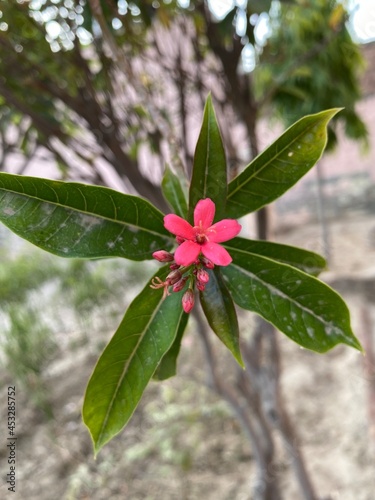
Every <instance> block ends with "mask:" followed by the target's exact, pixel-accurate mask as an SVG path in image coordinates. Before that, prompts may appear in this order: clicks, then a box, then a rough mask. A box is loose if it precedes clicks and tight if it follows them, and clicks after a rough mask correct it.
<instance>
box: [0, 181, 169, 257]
mask: <svg viewBox="0 0 375 500" xmlns="http://www.w3.org/2000/svg"><path fill="white" fill-rule="evenodd" d="M0 221H1V222H3V224H5V225H6V226H8V227H9V228H10V229H11V230H12V231H13V232H15V233H16V234H18V235H19V236H21V237H22V238H24V239H26V240H28V241H30V242H31V243H33V244H34V245H37V246H39V247H40V248H42V249H43V250H46V251H47V252H51V253H53V254H56V255H60V256H61V257H81V258H98V257H125V258H127V259H132V260H145V259H150V258H152V252H154V251H155V250H158V249H166V250H169V249H170V248H171V247H172V246H173V239H171V237H170V235H169V233H168V231H167V230H166V229H165V228H164V225H163V214H162V213H161V212H159V210H157V209H156V208H155V207H154V206H153V205H151V203H149V202H148V201H146V200H144V199H142V198H138V197H136V196H129V195H126V194H122V193H119V192H117V191H113V190H112V189H108V188H105V187H100V186H90V185H86V184H78V183H75V182H60V181H52V180H48V179H39V178H34V177H26V176H19V175H12V174H6V173H0Z"/></svg>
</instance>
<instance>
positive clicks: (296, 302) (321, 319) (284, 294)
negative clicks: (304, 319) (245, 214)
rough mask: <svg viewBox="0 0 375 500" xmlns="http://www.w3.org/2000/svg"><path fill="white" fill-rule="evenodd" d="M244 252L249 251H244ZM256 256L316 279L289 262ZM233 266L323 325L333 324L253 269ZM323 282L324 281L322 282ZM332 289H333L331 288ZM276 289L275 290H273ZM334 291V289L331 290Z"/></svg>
mask: <svg viewBox="0 0 375 500" xmlns="http://www.w3.org/2000/svg"><path fill="white" fill-rule="evenodd" d="M243 253H247V252H243ZM256 257H258V258H260V259H264V260H267V261H270V262H276V264H278V265H282V266H285V267H288V268H291V269H292V270H293V271H295V272H298V273H301V274H303V275H306V277H308V278H310V279H315V278H314V277H313V276H310V275H308V274H307V273H305V272H303V271H301V270H300V269H296V268H294V267H292V266H289V264H282V263H279V262H277V261H274V260H273V259H270V258H268V257H260V256H259V255H257V256H256ZM231 265H232V266H234V267H235V268H237V269H238V270H239V271H240V272H242V273H244V274H246V275H247V276H249V277H250V278H253V279H254V280H255V281H258V282H259V283H260V284H262V285H263V286H265V287H266V288H268V289H269V290H270V293H274V294H275V295H278V296H281V297H282V298H284V299H286V300H288V301H289V302H290V303H291V304H294V305H296V306H297V307H299V308H300V309H302V310H303V311H304V312H306V313H307V314H310V315H311V316H312V317H313V318H315V319H316V320H318V321H319V322H320V323H322V324H323V325H325V326H327V327H330V326H332V325H331V321H326V320H325V319H324V318H322V317H321V316H317V315H316V314H315V313H314V312H313V311H312V310H311V309H309V308H308V307H306V306H304V305H303V304H300V302H298V301H297V300H296V299H292V298H291V297H289V295H287V294H286V293H285V292H283V291H281V290H279V289H278V288H276V287H275V286H274V285H272V284H271V283H268V282H267V281H264V280H262V279H261V278H259V276H257V275H256V274H254V273H252V272H251V271H249V270H247V269H245V268H244V267H241V266H239V265H238V264H234V263H232V264H231ZM322 284H323V283H322ZM330 290H331V289H330ZM273 291H275V292H273ZM331 291H332V292H333V293H335V292H334V290H331ZM337 328H338V329H339V330H340V332H342V333H343V335H342V336H343V337H344V338H345V339H346V338H347V336H346V335H345V334H344V332H343V330H342V328H340V327H337Z"/></svg>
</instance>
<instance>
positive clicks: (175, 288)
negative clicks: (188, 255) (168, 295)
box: [173, 276, 188, 292]
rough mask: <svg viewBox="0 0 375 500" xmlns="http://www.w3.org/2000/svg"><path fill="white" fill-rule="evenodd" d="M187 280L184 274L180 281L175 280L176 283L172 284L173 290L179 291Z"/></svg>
mask: <svg viewBox="0 0 375 500" xmlns="http://www.w3.org/2000/svg"><path fill="white" fill-rule="evenodd" d="M187 280H188V276H184V277H183V278H181V279H180V281H177V283H176V284H175V285H173V291H174V292H180V291H181V290H182V289H183V288H184V286H185V285H186V282H187Z"/></svg>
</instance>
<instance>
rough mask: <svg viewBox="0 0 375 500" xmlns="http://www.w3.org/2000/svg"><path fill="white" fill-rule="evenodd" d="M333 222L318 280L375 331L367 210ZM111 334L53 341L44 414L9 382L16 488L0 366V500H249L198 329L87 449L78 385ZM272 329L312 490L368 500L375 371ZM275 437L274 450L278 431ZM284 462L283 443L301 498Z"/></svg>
mask: <svg viewBox="0 0 375 500" xmlns="http://www.w3.org/2000/svg"><path fill="white" fill-rule="evenodd" d="M330 228H331V242H330V243H331V244H330V248H331V259H330V271H329V272H328V273H325V274H324V275H323V276H322V279H325V280H327V281H328V282H329V283H331V284H333V285H334V286H335V284H336V286H337V287H338V288H339V289H340V293H341V294H342V295H343V296H344V298H345V300H346V301H347V303H348V305H349V308H350V310H351V314H352V320H353V329H354V331H355V332H356V334H357V336H358V337H359V339H360V340H362V341H363V342H364V343H365V341H366V342H367V341H368V338H369V337H370V338H371V336H372V338H373V336H374V334H375V326H374V325H375V306H374V295H371V292H369V291H368V290H369V289H371V283H372V284H373V283H374V281H375V267H374V266H375V259H374V258H375V238H374V235H375V220H374V217H373V216H371V215H368V214H365V213H356V214H352V215H350V216H345V220H344V219H337V220H332V221H330ZM282 229H283V230H282ZM281 230H282V231H281ZM275 237H276V239H278V240H279V241H283V242H286V243H288V244H292V245H297V246H303V247H306V248H309V249H311V250H317V251H321V248H320V247H321V245H320V244H319V241H320V228H319V225H318V224H316V223H311V222H310V223H307V224H305V225H304V226H303V227H298V229H296V228H293V227H289V228H286V227H284V228H281V227H280V229H279V231H278V232H277V233H276V234H275ZM358 282H359V283H360V285H358V286H353V283H358ZM363 283H365V284H363ZM369 283H370V288H369V287H368V286H367V285H368V284H369ZM112 331H114V330H112ZM110 335H111V333H110V332H108V331H103V330H100V329H98V331H97V332H93V333H92V335H91V334H90V335H89V336H88V337H85V340H82V337H80V336H79V335H78V334H75V333H74V332H72V333H71V334H70V337H68V338H65V339H64V341H61V342H60V347H59V351H58V355H57V356H55V358H54V359H53V361H52V362H51V363H50V364H49V365H48V366H47V367H46V369H45V371H44V372H43V383H44V387H45V391H46V394H47V395H48V400H49V403H50V405H51V409H52V412H53V417H52V418H50V419H49V418H48V417H47V416H46V413H45V412H44V411H43V410H42V409H41V408H39V407H38V406H37V405H35V403H34V402H33V400H32V398H30V394H29V393H26V392H25V391H24V390H23V389H22V388H21V387H17V388H16V389H17V427H16V435H17V449H16V453H17V454H16V458H17V468H16V492H15V493H11V492H9V491H8V489H7V488H8V486H9V485H8V484H6V482H5V474H6V473H7V472H8V471H9V469H8V467H9V466H8V464H7V463H6V461H7V458H8V455H7V453H8V451H7V450H5V446H4V442H5V440H6V436H7V429H6V427H5V417H6V409H5V401H6V388H7V387H8V386H11V385H14V381H13V380H12V378H11V376H10V374H9V373H4V372H3V373H1V380H2V384H1V386H2V388H1V394H2V404H1V405H0V417H1V427H0V429H1V436H2V437H1V439H2V445H1V455H0V460H1V484H0V498H2V499H6V500H8V499H15V500H24V499H28V500H34V499H35V500H37V499H38V500H55V499H63V500H78V499H79V500H84V499H90V500H104V499H107V498H108V499H109V498H110V499H113V500H116V499H129V500H140V499H150V500H156V499H163V500H177V499H178V500H200V499H206V500H248V499H251V493H250V492H251V484H252V481H253V479H254V460H253V454H252V450H251V447H250V446H249V443H248V441H247V439H246V437H245V436H244V435H243V433H242V431H241V429H240V427H239V425H238V423H237V421H236V419H235V418H234V417H233V415H232V414H231V412H230V410H229V408H228V407H227V406H226V405H225V404H224V403H223V402H222V401H220V400H219V399H218V398H217V397H216V396H215V395H214V394H212V393H211V392H210V391H209V390H208V389H207V388H206V387H205V385H204V381H205V372H204V371H203V370H202V368H201V367H202V365H203V360H202V354H201V351H200V346H199V342H198V339H197V338H196V336H195V333H194V328H191V330H190V331H189V333H188V335H187V337H186V339H185V341H184V345H183V349H182V354H181V359H180V364H179V370H178V371H179V373H178V376H177V377H175V378H173V379H170V380H168V381H166V382H163V383H156V382H155V383H152V384H151V386H150V387H149V389H148V390H147V391H146V394H145V396H144V398H143V400H142V402H141V404H140V406H139V407H138V409H137V410H136V412H135V414H134V416H133V419H132V421H131V423H130V424H129V425H128V427H127V428H126V430H125V431H124V432H122V433H121V434H120V435H119V436H117V437H116V438H115V439H114V440H113V441H112V442H111V443H110V444H108V445H107V446H106V447H104V449H103V450H102V451H101V452H100V454H99V455H98V457H97V459H94V456H93V452H92V445H91V441H90V437H89V435H88V432H87V430H86V429H85V427H84V425H83V423H82V421H81V415H80V410H81V405H82V399H83V394H84V390H85V385H86V383H87V380H88V378H89V376H90V373H91V371H92V369H93V367H94V364H95V362H96V359H97V356H98V354H99V352H100V350H101V348H102V347H103V345H104V342H106V341H107V340H108V339H109V338H110ZM278 338H279V342H280V348H281V351H282V366H283V374H282V380H281V382H282V391H283V396H284V398H285V401H286V405H287V409H288V411H289V413H290V416H291V418H292V421H293V422H294V425H295V428H296V431H297V433H298V435H299V437H300V440H301V449H302V453H303V456H304V458H305V461H306V464H307V468H308V471H309V473H310V474H311V479H312V482H313V484H314V487H315V489H316V491H317V493H318V496H319V498H321V499H323V498H326V499H327V498H330V499H332V500H374V499H375V464H374V459H375V433H374V430H375V429H374V427H373V426H374V424H375V422H371V421H369V395H370V393H371V388H372V390H374V382H375V380H374V375H373V376H372V377H373V378H371V366H370V367H369V366H368V365H366V362H367V360H366V357H364V356H363V355H361V354H359V353H358V352H356V351H355V350H353V349H350V348H348V347H345V346H338V347H336V348H334V349H333V350H332V351H330V352H329V353H328V354H326V355H318V354H315V353H313V352H310V351H307V350H304V349H301V348H299V347H298V346H297V345H296V344H294V343H292V342H291V341H289V340H288V339H287V338H285V337H284V336H283V335H282V334H280V335H279V337H278ZM373 345H374V342H373ZM219 349H221V347H219ZM225 359H227V358H225ZM224 368H225V364H223V369H224ZM369 368H370V369H369ZM373 368H374V367H372V369H373ZM276 442H277V443H278V446H280V450H282V443H281V441H280V438H279V437H278V436H276ZM289 465H290V464H289V463H288V459H287V457H286V456H285V455H283V453H282V452H280V460H279V462H278V463H277V464H275V470H274V473H275V474H276V475H277V477H278V479H279V481H280V483H281V485H282V492H283V498H284V499H286V500H290V499H291V500H298V499H300V498H301V499H302V498H303V497H302V496H301V494H300V492H299V490H298V488H297V484H296V481H295V479H294V476H293V472H292V471H291V470H290V467H289Z"/></svg>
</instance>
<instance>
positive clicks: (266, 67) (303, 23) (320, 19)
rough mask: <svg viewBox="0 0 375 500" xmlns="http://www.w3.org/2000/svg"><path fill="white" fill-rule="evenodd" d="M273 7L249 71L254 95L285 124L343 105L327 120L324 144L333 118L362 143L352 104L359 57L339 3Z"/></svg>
mask: <svg viewBox="0 0 375 500" xmlns="http://www.w3.org/2000/svg"><path fill="white" fill-rule="evenodd" d="M274 12H275V14H274V15H273V16H271V18H270V28H271V34H270V37H269V38H268V40H267V44H266V46H265V48H264V50H263V53H262V54H261V56H260V64H258V66H257V67H256V69H255V71H254V81H255V89H256V93H257V96H258V99H259V100H260V101H263V100H264V99H265V100H266V101H267V102H268V103H271V104H272V107H273V112H274V113H275V114H276V115H277V117H278V118H280V119H281V120H282V121H283V122H284V123H285V124H286V125H290V124H291V123H293V122H295V121H296V120H298V119H299V118H300V117H301V116H305V115H307V114H312V113H317V112H318V111H320V110H321V109H327V108H332V107H336V106H337V107H344V110H343V111H342V112H341V113H340V115H338V116H337V117H335V118H334V120H333V121H332V122H331V124H330V127H329V142H328V149H330V148H331V147H332V146H333V145H334V144H335V143H336V141H337V138H336V132H335V124H336V123H337V122H339V121H341V122H343V123H344V126H345V132H346V134H347V135H348V136H349V137H352V138H354V139H361V140H362V141H364V142H365V143H366V141H367V131H366V127H365V125H364V123H363V122H362V120H361V119H360V117H359V116H358V114H357V113H356V112H355V108H354V107H355V103H356V102H357V100H358V99H359V98H360V97H361V91H360V83H359V73H360V71H361V70H362V69H363V68H364V60H363V57H362V55H361V51H360V47H359V46H358V45H356V44H355V43H354V42H353V41H352V39H351V37H350V35H349V33H348V30H347V28H346V22H347V14H346V12H345V10H344V7H343V5H342V4H341V3H338V2H337V1H336V0H328V1H327V0H311V1H309V2H306V1H304V0H298V1H296V2H293V3H287V4H285V5H283V4H282V3H281V4H279V8H278V10H277V11H274Z"/></svg>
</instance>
